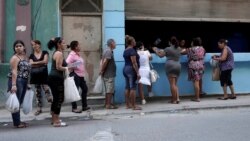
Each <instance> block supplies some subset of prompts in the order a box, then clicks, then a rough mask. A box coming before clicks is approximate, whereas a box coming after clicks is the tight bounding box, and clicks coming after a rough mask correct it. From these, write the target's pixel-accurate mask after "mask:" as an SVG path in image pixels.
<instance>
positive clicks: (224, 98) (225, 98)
mask: <svg viewBox="0 0 250 141" xmlns="http://www.w3.org/2000/svg"><path fill="white" fill-rule="evenodd" d="M218 99H219V100H227V99H228V98H227V97H219V98H218Z"/></svg>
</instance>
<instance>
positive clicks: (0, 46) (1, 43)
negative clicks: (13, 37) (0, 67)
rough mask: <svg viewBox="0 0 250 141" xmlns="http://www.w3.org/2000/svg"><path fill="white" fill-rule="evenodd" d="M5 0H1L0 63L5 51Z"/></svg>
mask: <svg viewBox="0 0 250 141" xmlns="http://www.w3.org/2000/svg"><path fill="white" fill-rule="evenodd" d="M4 3H5V1H4V0H0V63H2V62H3V59H4V57H3V51H4V17H5V16H4V14H5V11H4V5H5V4H4Z"/></svg>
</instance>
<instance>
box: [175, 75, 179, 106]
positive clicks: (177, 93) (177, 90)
mask: <svg viewBox="0 0 250 141" xmlns="http://www.w3.org/2000/svg"><path fill="white" fill-rule="evenodd" d="M177 80H178V78H177V77H176V78H175V92H176V101H177V103H179V102H180V97H179V89H178V87H177Z"/></svg>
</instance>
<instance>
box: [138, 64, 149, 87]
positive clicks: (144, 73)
mask: <svg viewBox="0 0 250 141" xmlns="http://www.w3.org/2000/svg"><path fill="white" fill-rule="evenodd" d="M139 74H140V76H141V78H140V80H139V83H140V84H144V85H151V78H150V70H149V69H143V68H140V69H139Z"/></svg>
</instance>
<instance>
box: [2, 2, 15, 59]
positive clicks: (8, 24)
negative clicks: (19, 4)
mask: <svg viewBox="0 0 250 141" xmlns="http://www.w3.org/2000/svg"><path fill="white" fill-rule="evenodd" d="M15 2H16V0H5V48H4V62H5V63H9V60H10V58H11V56H12V55H13V46H12V45H13V43H14V41H15V39H16V16H15V12H16V11H15V7H16V4H15Z"/></svg>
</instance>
